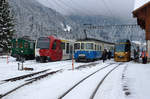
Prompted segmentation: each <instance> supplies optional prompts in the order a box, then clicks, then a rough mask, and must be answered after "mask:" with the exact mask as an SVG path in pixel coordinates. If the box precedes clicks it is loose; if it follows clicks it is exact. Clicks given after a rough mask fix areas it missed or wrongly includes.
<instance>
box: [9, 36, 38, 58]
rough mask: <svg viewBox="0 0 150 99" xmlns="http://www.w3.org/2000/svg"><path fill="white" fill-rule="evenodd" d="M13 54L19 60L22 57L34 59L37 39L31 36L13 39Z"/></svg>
mask: <svg viewBox="0 0 150 99" xmlns="http://www.w3.org/2000/svg"><path fill="white" fill-rule="evenodd" d="M11 42H12V49H11V56H13V57H16V60H17V61H21V60H22V59H25V60H29V59H34V52H35V41H34V40H31V39H29V37H22V38H18V39H12V41H11Z"/></svg>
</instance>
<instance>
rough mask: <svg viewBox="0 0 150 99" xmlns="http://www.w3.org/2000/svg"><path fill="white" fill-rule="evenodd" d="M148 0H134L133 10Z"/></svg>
mask: <svg viewBox="0 0 150 99" xmlns="http://www.w3.org/2000/svg"><path fill="white" fill-rule="evenodd" d="M149 1H150V0H135V4H134V10H136V9H138V8H139V7H141V6H143V5H144V4H146V3H147V2H149Z"/></svg>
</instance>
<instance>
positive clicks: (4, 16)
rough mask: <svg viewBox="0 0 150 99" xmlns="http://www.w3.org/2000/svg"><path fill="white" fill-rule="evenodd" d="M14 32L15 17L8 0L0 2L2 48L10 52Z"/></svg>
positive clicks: (0, 38) (0, 42) (0, 41)
mask: <svg viewBox="0 0 150 99" xmlns="http://www.w3.org/2000/svg"><path fill="white" fill-rule="evenodd" d="M13 32H14V25H13V17H12V15H11V13H10V7H9V4H8V1H7V0H0V48H2V49H3V52H8V51H9V49H10V48H11V39H12V36H13Z"/></svg>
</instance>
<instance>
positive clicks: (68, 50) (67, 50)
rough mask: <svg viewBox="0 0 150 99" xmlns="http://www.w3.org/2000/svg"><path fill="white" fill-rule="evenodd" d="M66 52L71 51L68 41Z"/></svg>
mask: <svg viewBox="0 0 150 99" xmlns="http://www.w3.org/2000/svg"><path fill="white" fill-rule="evenodd" d="M66 53H67V54H68V53H69V43H67V47H66Z"/></svg>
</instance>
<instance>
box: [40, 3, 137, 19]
mask: <svg viewBox="0 0 150 99" xmlns="http://www.w3.org/2000/svg"><path fill="white" fill-rule="evenodd" d="M38 1H39V2H41V3H42V4H44V5H46V6H47V7H50V8H53V9H55V10H57V11H58V12H60V13H62V14H65V15H69V14H79V15H105V16H113V17H122V18H129V17H132V11H133V9H134V5H135V0H38Z"/></svg>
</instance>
